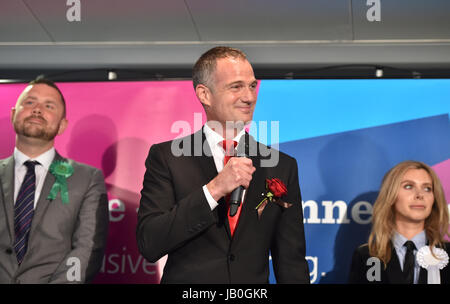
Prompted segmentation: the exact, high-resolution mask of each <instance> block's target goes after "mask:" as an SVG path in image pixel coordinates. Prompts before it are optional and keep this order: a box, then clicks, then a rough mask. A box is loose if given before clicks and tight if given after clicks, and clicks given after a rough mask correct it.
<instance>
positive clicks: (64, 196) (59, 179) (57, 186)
mask: <svg viewBox="0 0 450 304" xmlns="http://www.w3.org/2000/svg"><path fill="white" fill-rule="evenodd" d="M49 170H50V173H51V174H53V176H54V177H55V179H56V180H55V183H54V184H53V186H52V189H51V190H50V194H49V195H48V197H47V199H49V200H54V199H55V198H56V196H57V195H58V193H59V192H61V200H62V202H63V204H68V203H69V191H68V189H67V178H68V177H70V176H71V175H72V174H73V167H72V165H71V164H69V163H68V162H65V161H58V160H57V161H54V162H53V163H52V164H51V165H50V168H49Z"/></svg>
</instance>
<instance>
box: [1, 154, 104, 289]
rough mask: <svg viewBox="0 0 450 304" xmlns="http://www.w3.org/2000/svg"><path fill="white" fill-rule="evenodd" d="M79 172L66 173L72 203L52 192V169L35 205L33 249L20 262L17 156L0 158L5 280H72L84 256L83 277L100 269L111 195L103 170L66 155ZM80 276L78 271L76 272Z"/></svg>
mask: <svg viewBox="0 0 450 304" xmlns="http://www.w3.org/2000/svg"><path fill="white" fill-rule="evenodd" d="M55 160H64V161H67V162H69V163H70V164H71V165H72V166H73V168H74V172H73V174H72V176H70V177H69V178H67V187H68V192H69V203H68V204H63V203H62V201H61V195H60V194H58V195H57V197H56V199H55V200H53V201H51V200H48V199H47V197H48V195H49V193H50V189H51V188H52V186H53V183H54V182H55V177H54V176H53V175H52V174H51V173H50V172H48V173H47V175H46V177H45V181H44V185H43V187H42V191H41V195H40V197H39V200H38V202H37V205H36V209H35V211H34V216H33V220H32V224H31V230H30V236H29V240H28V249H27V252H26V254H25V257H24V260H23V261H22V263H21V264H20V265H18V263H17V258H16V255H15V252H14V247H13V244H14V198H13V197H14V158H13V157H12V156H11V157H9V158H7V159H4V160H0V283H72V281H69V280H68V278H67V273H68V271H69V278H71V277H75V275H76V272H75V271H76V269H75V268H73V267H74V266H76V265H78V263H77V261H75V260H74V259H70V258H71V257H75V258H78V259H79V262H80V263H79V266H80V267H79V270H80V275H81V278H80V279H81V280H80V281H78V282H77V281H74V282H73V283H83V282H89V281H90V280H92V279H93V277H94V276H95V274H96V273H97V272H98V271H99V270H100V267H101V264H102V260H103V250H104V247H105V244H106V238H107V236H108V223H109V222H108V221H109V219H108V199H107V196H106V189H105V183H104V180H103V174H102V172H101V171H100V170H98V169H96V168H93V167H90V166H87V165H84V164H80V163H77V162H74V161H72V160H69V159H65V158H62V157H61V156H60V155H59V154H58V153H56V156H55ZM75 278H76V277H75Z"/></svg>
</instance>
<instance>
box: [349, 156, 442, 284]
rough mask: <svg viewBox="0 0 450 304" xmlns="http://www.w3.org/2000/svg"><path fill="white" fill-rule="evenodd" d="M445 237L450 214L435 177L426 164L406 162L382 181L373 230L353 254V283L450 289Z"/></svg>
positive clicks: (375, 209) (400, 164)
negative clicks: (428, 285)
mask: <svg viewBox="0 0 450 304" xmlns="http://www.w3.org/2000/svg"><path fill="white" fill-rule="evenodd" d="M446 235H447V236H449V235H450V234H449V209H448V206H447V202H446V200H445V196H444V191H443V189H442V185H441V182H440V181H439V178H438V177H437V175H436V173H435V172H434V171H433V169H431V168H430V167H429V166H428V165H426V164H424V163H422V162H418V161H404V162H401V163H399V164H398V165H396V166H395V167H393V168H392V169H391V170H389V172H388V173H387V174H386V175H385V176H384V178H383V182H382V184H381V189H380V193H379V195H378V198H377V200H376V201H375V204H374V208H373V217H372V231H371V233H370V236H369V240H368V243H367V244H364V245H362V246H360V247H359V248H357V249H356V250H355V252H354V254H353V259H352V264H351V269H350V276H349V283H388V284H413V283H414V284H426V283H442V284H448V283H450V266H446V264H447V263H448V254H449V253H450V244H449V243H448V242H445V240H444V237H445V236H446ZM429 249H433V250H432V251H431V250H429Z"/></svg>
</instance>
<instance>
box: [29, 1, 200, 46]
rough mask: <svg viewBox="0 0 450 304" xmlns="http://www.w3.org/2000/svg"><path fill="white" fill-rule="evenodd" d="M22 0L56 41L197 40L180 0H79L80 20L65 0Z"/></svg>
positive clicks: (188, 16) (182, 2) (186, 11)
mask: <svg viewBox="0 0 450 304" xmlns="http://www.w3.org/2000/svg"><path fill="white" fill-rule="evenodd" d="M24 1H26V3H27V5H28V6H29V7H30V8H31V9H32V11H33V12H34V14H35V15H36V16H37V17H38V18H39V20H40V22H41V23H42V24H43V25H44V26H45V28H46V29H47V30H48V31H49V32H50V33H51V35H52V37H53V39H54V40H55V41H57V42H61V41H66V42H67V41H172V40H174V41H180V40H181V41H191V40H198V35H197V34H196V31H195V27H194V25H193V23H192V19H191V17H190V14H189V11H188V9H187V8H186V5H185V3H184V1H183V0H165V1H148V0H127V1H124V0H88V1H85V0H80V3H81V15H80V16H81V21H80V22H77V21H75V22H69V21H68V20H67V17H66V13H67V11H68V9H70V6H68V5H67V4H66V1H62V0H45V1H41V0H40V1H35V0H24Z"/></svg>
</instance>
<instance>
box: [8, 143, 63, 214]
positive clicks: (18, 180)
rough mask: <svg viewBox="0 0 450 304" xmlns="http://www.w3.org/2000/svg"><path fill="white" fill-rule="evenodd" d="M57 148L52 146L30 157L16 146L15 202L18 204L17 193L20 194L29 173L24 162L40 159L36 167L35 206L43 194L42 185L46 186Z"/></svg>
mask: <svg viewBox="0 0 450 304" xmlns="http://www.w3.org/2000/svg"><path fill="white" fill-rule="evenodd" d="M55 154H56V152H55V148H54V147H52V148H51V149H50V150H48V151H47V152H45V153H43V154H41V155H39V156H38V157H36V158H29V157H28V156H26V155H25V154H23V153H22V152H20V151H19V150H18V149H17V148H14V204H16V199H17V195H18V194H19V190H20V186H21V185H22V182H23V179H24V178H25V175H26V173H27V166H25V165H24V163H25V162H26V161H28V160H31V161H38V162H39V165H36V166H35V167H34V171H35V173H36V191H35V193H34V208H36V204H37V202H38V200H39V196H40V195H41V191H42V187H43V186H44V180H45V177H46V176H47V172H48V169H49V167H50V165H51V163H52V161H53V159H54V158H55Z"/></svg>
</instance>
